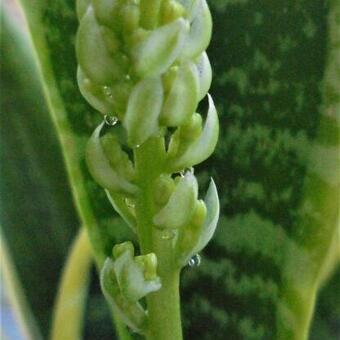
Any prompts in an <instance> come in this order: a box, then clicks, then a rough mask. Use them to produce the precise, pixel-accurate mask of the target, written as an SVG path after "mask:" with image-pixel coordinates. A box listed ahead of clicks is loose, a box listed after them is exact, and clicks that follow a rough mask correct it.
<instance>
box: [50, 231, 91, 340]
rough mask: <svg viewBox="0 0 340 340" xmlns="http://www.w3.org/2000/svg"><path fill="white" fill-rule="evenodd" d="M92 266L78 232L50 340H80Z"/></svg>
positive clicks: (85, 238) (83, 234)
mask: <svg viewBox="0 0 340 340" xmlns="http://www.w3.org/2000/svg"><path fill="white" fill-rule="evenodd" d="M92 262H93V257H92V253H91V246H90V242H89V240H88V236H87V232H86V230H85V229H84V228H81V229H80V231H79V233H78V235H77V238H76V239H75V241H74V243H73V245H72V248H71V251H70V253H69V256H68V258H67V262H66V265H65V268H64V271H63V275H62V279H61V284H60V287H59V291H58V296H57V300H56V304H55V308H54V313H53V323H52V331H51V337H50V338H51V340H61V339H74V340H76V339H81V334H82V325H83V315H84V309H85V300H86V296H87V287H88V280H89V273H90V268H91V264H92Z"/></svg>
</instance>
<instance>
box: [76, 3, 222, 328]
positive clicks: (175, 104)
mask: <svg viewBox="0 0 340 340" xmlns="http://www.w3.org/2000/svg"><path fill="white" fill-rule="evenodd" d="M77 13H78V17H79V21H80V26H79V30H78V34H77V43H76V49H77V58H78V63H79V66H78V84H79V88H80V91H81V93H82V94H83V96H84V98H85V99H86V100H87V101H88V102H89V103H90V104H91V105H92V106H93V107H94V108H95V109H97V110H98V111H99V112H101V113H102V114H103V115H111V116H116V117H117V118H118V120H119V121H120V122H121V123H122V124H118V126H114V127H110V128H107V129H103V128H104V125H105V120H104V122H103V123H102V124H100V125H99V126H98V127H97V128H96V129H95V131H94V132H93V134H92V136H91V138H90V140H89V142H88V145H87V150H86V161H87V164H88V168H89V171H90V172H91V174H92V176H93V177H94V179H95V180H96V181H97V183H98V184H100V185H101V186H102V187H104V188H105V190H106V194H107V196H108V198H109V200H110V202H111V203H112V205H113V207H114V209H115V210H116V211H117V212H118V213H119V214H120V215H121V216H122V218H123V219H124V220H125V221H126V222H127V223H128V225H129V226H130V227H131V228H132V229H133V230H134V231H138V230H137V229H138V228H137V226H138V221H137V217H136V216H137V211H136V206H138V200H141V199H145V196H143V195H144V194H145V193H144V194H143V193H142V194H141V191H143V190H145V185H141V182H140V181H141V180H142V179H141V178H140V177H138V174H137V172H138V171H137V169H136V164H135V160H133V159H131V157H130V156H128V153H127V152H126V151H125V150H126V148H127V147H129V148H132V149H133V150H134V152H137V151H138V148H141V149H143V144H145V145H147V142H148V141H150V140H152V139H162V141H163V146H164V148H163V149H162V150H161V153H162V155H161V156H160V159H161V163H162V166H161V169H159V168H158V170H159V171H158V174H157V176H155V177H156V178H155V177H153V178H152V179H151V180H150V182H148V186H149V187H148V189H147V190H146V191H147V192H148V195H149V196H148V198H147V201H148V203H149V205H150V206H149V207H148V210H149V211H151V215H152V216H151V218H150V221H149V222H148V223H150V229H151V230H150V233H152V232H153V231H152V230H153V229H154V230H156V229H157V232H159V233H164V235H165V237H164V239H168V240H169V242H171V247H172V248H171V251H172V253H171V256H172V257H173V260H174V261H173V262H174V264H175V267H176V268H177V269H180V268H182V267H183V266H185V265H186V264H187V263H188V261H189V260H190V258H191V257H192V256H193V255H195V254H197V253H198V252H199V251H201V250H202V249H203V248H204V247H205V246H206V244H207V243H208V242H209V240H210V239H211V237H212V235H213V233H214V231H215V229H216V225H217V221H218V216H219V201H218V194H217V190H216V186H215V184H214V182H213V181H212V180H211V183H210V185H209V188H208V191H207V194H206V197H205V199H204V200H201V199H199V198H198V184H197V180H196V178H195V176H194V174H193V169H192V167H193V166H194V165H196V164H199V163H201V162H202V161H204V160H205V159H207V158H208V157H209V156H210V155H211V153H212V152H213V150H214V148H215V146H216V143H217V138H218V130H219V125H218V116H217V112H216V108H215V106H214V103H213V100H212V98H211V96H210V95H208V112H207V115H206V118H205V119H203V118H202V116H201V114H199V113H197V112H196V110H197V106H198V103H199V102H200V100H201V99H202V98H204V97H205V96H206V94H207V92H208V90H209V87H210V84H211V73H212V72H211V66H210V63H209V59H208V57H207V55H206V53H205V49H206V48H207V46H208V44H209V41H210V37H211V27H212V23H211V15H210V12H209V8H208V6H207V3H206V0H78V2H77ZM108 125H110V124H108ZM111 125H112V124H111ZM104 130H106V131H105V133H104V135H103V136H102V134H103V131H104ZM107 130H108V131H107ZM121 130H123V133H121V132H122V131H121ZM122 136H123V137H122ZM158 167H160V166H158ZM142 187H143V188H142ZM139 203H140V202H139ZM156 270H157V257H156V255H155V254H153V253H151V254H147V255H142V256H137V257H135V256H134V249H133V246H132V244H131V243H129V242H126V243H123V244H121V245H117V246H116V247H115V248H114V250H113V259H111V258H109V259H107V260H106V262H105V265H104V267H103V269H102V274H101V285H102V290H103V292H104V294H105V296H106V298H107V299H108V300H109V301H110V302H111V304H112V305H113V306H114V307H115V308H116V309H117V310H118V312H119V313H120V314H122V317H123V318H124V320H125V322H126V323H127V324H128V325H129V326H130V327H131V328H132V329H134V330H135V331H138V332H143V330H144V329H145V327H146V323H147V313H146V312H145V311H144V309H143V308H142V307H141V305H140V304H139V303H138V300H140V299H141V298H142V297H144V296H145V295H146V294H148V293H150V292H153V291H156V290H158V289H159V288H160V287H161V282H160V279H159V278H158V277H157V274H156Z"/></svg>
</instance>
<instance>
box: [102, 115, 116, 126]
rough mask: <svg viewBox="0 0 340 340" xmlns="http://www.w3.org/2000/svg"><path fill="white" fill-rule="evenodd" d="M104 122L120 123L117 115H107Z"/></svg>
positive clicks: (109, 123)
mask: <svg viewBox="0 0 340 340" xmlns="http://www.w3.org/2000/svg"><path fill="white" fill-rule="evenodd" d="M104 122H105V124H106V125H109V126H114V125H116V124H117V123H118V118H117V117H115V116H110V115H105V116H104Z"/></svg>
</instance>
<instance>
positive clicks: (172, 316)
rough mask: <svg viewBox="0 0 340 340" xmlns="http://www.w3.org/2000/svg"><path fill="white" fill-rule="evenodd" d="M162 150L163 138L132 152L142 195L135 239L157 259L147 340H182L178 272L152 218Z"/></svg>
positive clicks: (167, 241)
mask: <svg viewBox="0 0 340 340" xmlns="http://www.w3.org/2000/svg"><path fill="white" fill-rule="evenodd" d="M165 155H166V154H165V147H164V140H163V138H153V139H150V140H149V141H148V142H146V143H145V144H143V145H142V146H141V147H139V148H136V149H135V164H136V171H137V180H138V185H139V187H140V188H141V192H140V194H139V197H138V199H137V203H136V216H137V221H138V237H139V241H140V245H141V252H142V253H143V254H147V253H150V252H153V253H155V254H156V256H157V261H158V265H157V274H158V275H159V277H160V278H161V281H162V287H161V289H160V290H159V291H157V292H155V293H151V294H149V295H148V296H147V307H148V314H149V333H148V334H147V338H148V339H149V340H180V339H182V328H181V316H180V297H179V269H178V268H176V266H175V265H174V260H173V248H172V239H171V237H170V238H169V237H164V235H165V233H166V231H161V230H159V229H157V228H156V227H155V226H154V225H153V222H152V218H153V216H154V214H155V212H156V209H157V207H155V203H154V183H155V180H156V179H157V178H158V177H159V175H160V174H161V173H162V172H164V161H165Z"/></svg>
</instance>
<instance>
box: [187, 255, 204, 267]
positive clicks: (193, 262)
mask: <svg viewBox="0 0 340 340" xmlns="http://www.w3.org/2000/svg"><path fill="white" fill-rule="evenodd" d="M200 264H201V255H200V254H196V255H194V256H193V257H192V258H191V259H190V260H189V261H188V266H189V267H198V266H200Z"/></svg>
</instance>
